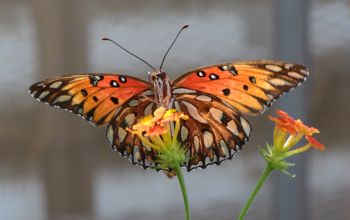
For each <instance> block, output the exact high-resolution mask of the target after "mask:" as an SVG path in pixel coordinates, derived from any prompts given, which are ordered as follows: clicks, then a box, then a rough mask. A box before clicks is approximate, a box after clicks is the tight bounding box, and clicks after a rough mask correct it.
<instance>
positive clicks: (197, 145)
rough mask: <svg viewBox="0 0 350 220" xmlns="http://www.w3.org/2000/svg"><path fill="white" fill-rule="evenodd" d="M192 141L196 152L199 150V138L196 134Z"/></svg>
mask: <svg viewBox="0 0 350 220" xmlns="http://www.w3.org/2000/svg"><path fill="white" fill-rule="evenodd" d="M193 143H194V149H196V152H198V150H199V138H198V136H194V138H193Z"/></svg>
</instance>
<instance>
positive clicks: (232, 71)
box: [228, 66, 238, 76]
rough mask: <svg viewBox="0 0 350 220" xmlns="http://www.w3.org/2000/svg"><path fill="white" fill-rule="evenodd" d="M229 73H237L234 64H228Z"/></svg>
mask: <svg viewBox="0 0 350 220" xmlns="http://www.w3.org/2000/svg"><path fill="white" fill-rule="evenodd" d="M228 71H229V72H230V73H232V74H233V75H235V76H236V75H238V73H237V70H236V68H235V67H234V66H230V68H229V70H228Z"/></svg>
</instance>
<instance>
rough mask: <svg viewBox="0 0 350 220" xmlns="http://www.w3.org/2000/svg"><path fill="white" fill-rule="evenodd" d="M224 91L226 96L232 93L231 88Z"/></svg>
mask: <svg viewBox="0 0 350 220" xmlns="http://www.w3.org/2000/svg"><path fill="white" fill-rule="evenodd" d="M222 92H223V93H224V95H225V96H228V95H230V92H231V91H230V89H223V90H222Z"/></svg>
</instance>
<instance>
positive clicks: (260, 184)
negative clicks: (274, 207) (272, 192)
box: [237, 163, 273, 220]
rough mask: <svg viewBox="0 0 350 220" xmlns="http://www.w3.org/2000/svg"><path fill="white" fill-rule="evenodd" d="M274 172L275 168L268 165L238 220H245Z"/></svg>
mask: <svg viewBox="0 0 350 220" xmlns="http://www.w3.org/2000/svg"><path fill="white" fill-rule="evenodd" d="M272 170H273V168H272V167H271V166H270V165H269V164H268V163H267V164H266V167H265V169H264V171H263V173H262V174H261V176H260V178H259V180H258V182H257V183H256V185H255V188H254V190H253V191H252V192H251V194H250V196H249V198H248V200H247V202H246V203H245V205H244V207H243V209H242V210H241V213H240V214H239V216H238V218H237V219H238V220H243V219H244V217H245V216H246V214H247V212H248V209H249V207H250V206H251V205H252V203H253V201H254V199H255V197H256V195H257V194H258V192H259V190H260V189H261V187H262V186H263V184H264V182H265V180H266V179H267V177H268V176H269V175H270V173H271V171H272Z"/></svg>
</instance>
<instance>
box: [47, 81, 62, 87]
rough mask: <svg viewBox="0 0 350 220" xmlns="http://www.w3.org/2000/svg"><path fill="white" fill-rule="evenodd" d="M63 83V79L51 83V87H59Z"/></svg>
mask: <svg viewBox="0 0 350 220" xmlns="http://www.w3.org/2000/svg"><path fill="white" fill-rule="evenodd" d="M61 85H62V81H57V82H54V83H52V84H51V85H50V88H52V89H57V88H58V87H60V86H61Z"/></svg>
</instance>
